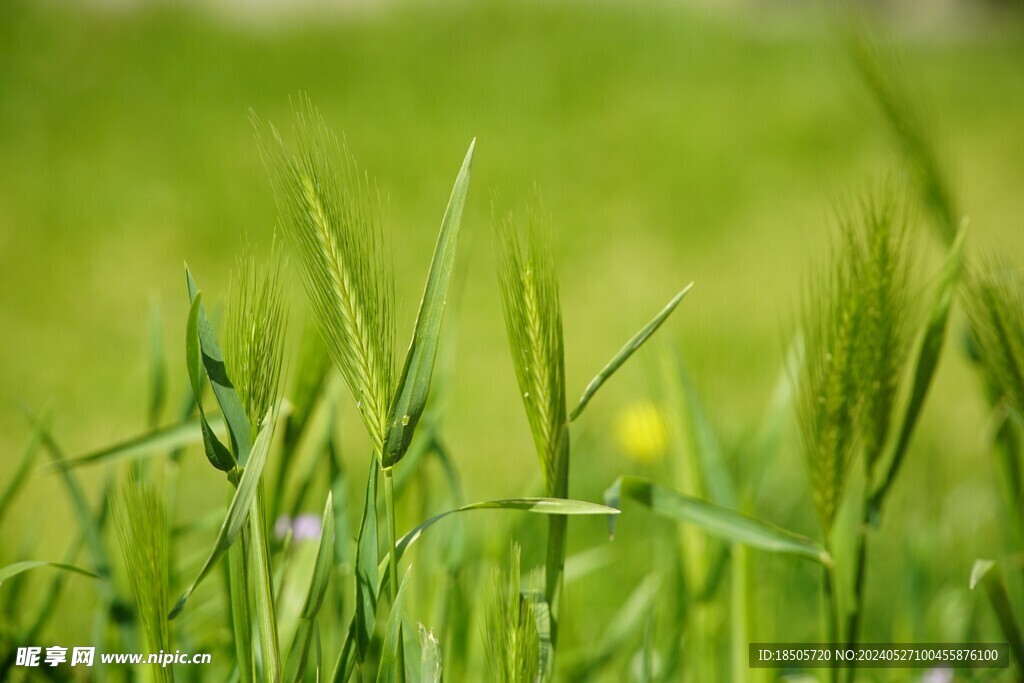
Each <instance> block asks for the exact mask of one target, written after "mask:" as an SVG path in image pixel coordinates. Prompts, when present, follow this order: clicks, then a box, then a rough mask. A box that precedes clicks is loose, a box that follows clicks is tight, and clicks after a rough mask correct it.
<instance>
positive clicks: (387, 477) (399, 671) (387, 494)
mask: <svg viewBox="0 0 1024 683" xmlns="http://www.w3.org/2000/svg"><path fill="white" fill-rule="evenodd" d="M392 469H393V468H391V467H386V468H383V470H382V471H383V472H384V508H385V510H386V511H387V516H388V555H389V557H390V558H391V562H390V564H391V571H390V572H389V574H388V578H389V579H390V581H389V583H390V584H391V604H392V607H391V608H392V609H394V601H395V598H397V597H398V555H397V553H396V544H397V543H398V534H397V533H396V532H395V479H394V475H393V474H392ZM398 640H399V642H398V648H397V649H398V657H397V658H396V659H395V680H396V681H399V682H401V681H404V680H405V655H404V652H403V648H402V642H401V640H402V628H401V625H399V628H398Z"/></svg>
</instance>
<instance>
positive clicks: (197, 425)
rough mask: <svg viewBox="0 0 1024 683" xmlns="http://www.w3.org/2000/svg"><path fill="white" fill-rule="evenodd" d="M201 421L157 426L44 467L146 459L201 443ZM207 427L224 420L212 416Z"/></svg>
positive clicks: (215, 425)
mask: <svg viewBox="0 0 1024 683" xmlns="http://www.w3.org/2000/svg"><path fill="white" fill-rule="evenodd" d="M201 420H202V418H199V417H192V418H188V419H185V420H182V421H181V422H177V423H175V424H172V425H168V426H166V427H158V428H157V429H152V430H150V431H148V432H145V433H143V434H140V435H138V436H133V437H131V438H129V439H126V440H124V441H121V442H119V443H116V444H113V445H111V446H106V447H104V448H101V449H99V450H96V451H92V452H91V453H86V454H85V455H79V456H75V457H73V458H65V459H63V460H58V461H56V462H54V463H51V464H50V465H48V467H50V468H53V469H60V470H69V469H72V468H74V467H82V466H83V465H99V464H104V463H108V462H114V461H117V460H128V459H138V458H146V457H149V456H151V455H156V454H158V453H167V452H171V451H175V450H178V449H180V448H184V447H185V446H191V445H193V444H196V443H199V442H200V441H202V440H203V431H202V426H201ZM207 424H208V425H209V427H210V429H211V430H217V429H221V428H222V427H223V426H224V418H222V417H221V416H220V415H215V416H213V417H212V418H210V419H209V421H208V423H207ZM222 447H223V446H222Z"/></svg>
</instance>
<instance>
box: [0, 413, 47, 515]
mask: <svg viewBox="0 0 1024 683" xmlns="http://www.w3.org/2000/svg"><path fill="white" fill-rule="evenodd" d="M48 421H49V417H47V416H44V417H42V418H40V420H39V424H38V425H37V426H36V427H35V428H34V429H33V430H32V439H31V440H30V441H29V444H28V448H26V449H25V454H24V455H22V456H21V461H20V462H19V463H18V467H17V469H15V470H14V476H12V477H11V480H10V481H9V482H8V483H7V486H6V487H4V490H3V493H0V522H3V519H4V514H5V513H6V512H7V508H9V507H10V505H11V501H13V500H14V497H15V496H16V495H18V491H20V490H21V488H22V487H23V486H24V485H25V482H27V481H28V477H29V474H30V473H31V471H32V463H33V462H35V459H36V455H37V454H38V453H39V446H40V444H42V441H43V432H44V430H45V429H46V423H47V422H48Z"/></svg>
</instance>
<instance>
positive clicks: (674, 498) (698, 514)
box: [605, 477, 832, 566]
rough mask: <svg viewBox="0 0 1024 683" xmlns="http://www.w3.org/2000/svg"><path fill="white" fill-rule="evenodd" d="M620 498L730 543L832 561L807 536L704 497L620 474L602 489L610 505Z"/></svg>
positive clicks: (828, 562)
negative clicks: (682, 492)
mask: <svg viewBox="0 0 1024 683" xmlns="http://www.w3.org/2000/svg"><path fill="white" fill-rule="evenodd" d="M622 498H629V499H631V500H633V501H636V502H638V503H640V504H641V505H644V506H646V507H648V508H650V509H651V511H652V512H654V513H656V514H659V515H661V516H663V517H668V518H670V519H675V520H677V521H680V522H687V523H689V524H695V525H697V526H699V527H700V528H702V529H704V531H706V532H707V533H709V534H711V535H713V536H717V537H718V538H722V539H725V540H727V541H731V542H733V543H742V544H744V545H748V546H750V547H752V548H757V549H759V550H766V551H768V552H773V553H783V554H789V555H798V556H800V557H806V558H808V559H811V560H814V561H816V562H819V563H821V564H823V565H825V566H830V565H831V564H832V557H831V556H830V555H829V553H828V551H827V550H825V548H823V547H822V546H821V545H820V544H819V543H817V542H815V541H813V540H812V539H810V538H807V537H806V536H801V535H799V534H795V533H793V532H792V531H787V530H786V529H782V528H780V527H777V526H775V525H774V524H769V523H768V522H764V521H762V520H759V519H756V518H754V517H750V516H748V515H744V514H742V513H739V512H736V511H735V510H730V509H728V508H724V507H720V506H718V505H715V504H713V503H709V502H707V501H705V500H700V499H698V498H693V497H691V496H685V495H683V494H681V493H676V492H675V491H672V490H670V489H666V488H664V487H662V486H658V485H657V484H654V483H652V482H649V481H646V480H644V479H640V478H639V477H619V479H618V480H617V481H616V482H615V483H614V484H612V486H611V488H609V489H608V490H607V491H606V492H605V501H606V502H608V504H609V505H613V506H615V505H618V504H619V502H620V501H621V499H622ZM612 522H613V520H611V521H610V522H609V527H610V529H611V531H612V533H614V525H613V523H612Z"/></svg>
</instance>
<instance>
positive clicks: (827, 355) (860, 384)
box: [797, 193, 911, 533]
mask: <svg viewBox="0 0 1024 683" xmlns="http://www.w3.org/2000/svg"><path fill="white" fill-rule="evenodd" d="M840 224H841V228H842V237H843V239H842V241H841V242H840V244H839V245H838V247H837V248H835V249H834V252H833V254H832V256H831V258H830V263H829V266H828V269H827V270H825V271H824V272H822V273H821V274H820V277H818V278H817V279H816V280H814V281H813V282H814V284H812V285H809V286H808V288H807V291H806V294H805V297H804V303H803V307H802V311H801V323H802V327H803V330H804V334H805V340H806V350H807V351H806V353H807V356H806V358H807V362H806V363H805V364H804V365H803V368H802V372H801V376H800V378H799V383H798V384H799V400H798V402H797V413H798V418H799V422H800V429H801V436H802V439H803V445H804V450H805V453H806V455H807V465H808V470H809V474H810V479H811V485H812V494H813V498H814V502H815V505H816V507H817V511H818V516H819V518H820V521H821V523H822V527H823V529H824V530H825V532H826V533H828V531H829V530H830V529H831V528H832V523H833V521H834V520H835V515H836V511H837V509H838V507H839V503H840V500H841V498H842V495H843V491H844V489H845V486H846V482H847V479H848V474H849V467H850V463H851V461H852V460H853V458H854V455H855V453H856V452H857V451H858V450H859V449H864V450H865V452H866V454H867V455H866V458H867V461H866V465H867V466H868V467H871V466H873V465H874V463H875V462H876V461H877V459H878V458H879V456H880V455H881V453H882V451H883V448H884V445H885V443H886V441H887V439H888V437H889V431H890V427H891V423H892V419H893V412H894V408H895V403H896V397H897V393H898V388H899V381H900V377H901V373H902V371H903V368H904V367H905V364H906V360H907V354H908V352H909V346H910V345H909V331H908V330H909V327H908V325H907V319H908V317H909V311H908V309H909V303H908V301H909V298H908V295H907V284H908V281H909V273H910V270H911V267H910V257H909V250H908V249H907V242H906V229H905V224H906V221H905V213H904V212H903V210H902V208H901V204H900V202H899V201H897V199H896V198H895V196H894V195H892V194H891V193H885V194H882V195H880V197H873V198H869V199H867V200H865V201H864V202H863V203H862V205H861V207H860V209H859V211H858V212H857V213H856V214H849V213H848V214H846V215H844V216H843V217H842V218H841V219H840Z"/></svg>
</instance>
